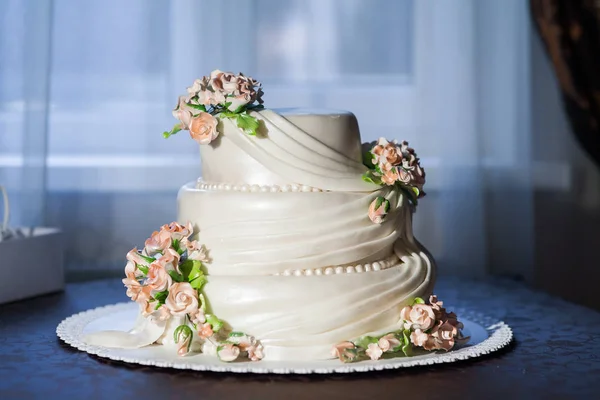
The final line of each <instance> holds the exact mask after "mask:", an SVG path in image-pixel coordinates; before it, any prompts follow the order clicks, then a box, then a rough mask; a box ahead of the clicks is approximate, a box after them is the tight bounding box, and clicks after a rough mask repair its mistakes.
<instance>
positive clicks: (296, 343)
mask: <svg viewBox="0 0 600 400" xmlns="http://www.w3.org/2000/svg"><path fill="white" fill-rule="evenodd" d="M434 275H435V266H434V264H433V262H432V260H431V259H430V257H429V256H428V255H427V254H425V253H424V252H420V253H412V254H409V255H403V256H401V258H400V262H399V263H398V264H397V265H396V266H394V267H392V268H389V269H386V270H382V271H372V272H369V273H362V274H339V275H329V276H211V277H209V282H208V284H207V285H206V287H205V295H206V298H207V299H208V302H209V305H210V308H211V309H212V311H213V312H214V314H215V315H218V316H219V318H221V319H222V320H224V321H225V322H226V324H228V325H230V328H232V329H233V330H235V331H242V332H245V333H247V334H250V335H252V336H254V337H256V338H257V339H258V340H260V342H261V343H262V345H263V346H264V355H265V359H266V360H320V359H329V358H332V355H331V349H332V347H333V346H334V345H335V344H337V343H339V342H342V341H346V340H352V339H356V338H358V337H360V336H363V335H371V334H373V335H375V334H383V333H386V332H388V331H394V330H397V329H399V327H400V324H399V317H400V310H401V309H402V308H403V307H404V306H406V305H408V304H409V303H410V302H411V301H412V300H413V299H414V298H415V297H422V298H426V297H428V296H429V295H430V294H431V291H432V289H433V282H434ZM169 322H170V323H169V324H168V326H167V329H166V331H165V334H164V335H163V338H166V340H164V341H160V342H162V344H164V345H171V346H176V345H175V343H173V342H172V340H170V338H172V336H173V335H172V332H173V330H174V329H175V328H176V327H177V325H179V322H172V321H169ZM171 322H172V323H171Z"/></svg>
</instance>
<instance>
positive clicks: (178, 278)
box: [169, 270, 183, 282]
mask: <svg viewBox="0 0 600 400" xmlns="http://www.w3.org/2000/svg"><path fill="white" fill-rule="evenodd" d="M169 275H170V276H171V279H173V280H174V281H175V282H183V276H182V275H181V274H180V273H179V272H177V271H175V270H171V271H169Z"/></svg>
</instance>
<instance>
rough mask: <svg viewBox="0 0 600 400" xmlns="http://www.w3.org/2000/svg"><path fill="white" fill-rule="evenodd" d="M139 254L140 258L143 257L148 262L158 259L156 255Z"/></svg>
mask: <svg viewBox="0 0 600 400" xmlns="http://www.w3.org/2000/svg"><path fill="white" fill-rule="evenodd" d="M139 256H140V258H142V259H143V260H144V261H146V262H147V263H148V264H152V263H153V262H154V261H156V258H154V257H148V256H145V255H143V254H140V255H139Z"/></svg>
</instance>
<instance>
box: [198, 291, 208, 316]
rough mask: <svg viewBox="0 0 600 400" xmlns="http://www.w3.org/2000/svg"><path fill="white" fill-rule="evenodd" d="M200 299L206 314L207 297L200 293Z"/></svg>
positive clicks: (201, 306) (201, 307)
mask: <svg viewBox="0 0 600 400" xmlns="http://www.w3.org/2000/svg"><path fill="white" fill-rule="evenodd" d="M198 299H199V300H200V309H201V310H202V312H203V313H205V314H206V299H205V298H204V295H203V294H202V293H200V294H199V295H198Z"/></svg>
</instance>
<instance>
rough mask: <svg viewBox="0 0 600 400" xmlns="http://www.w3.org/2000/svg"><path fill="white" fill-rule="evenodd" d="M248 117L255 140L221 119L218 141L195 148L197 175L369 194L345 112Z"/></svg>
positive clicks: (351, 120)
mask: <svg viewBox="0 0 600 400" xmlns="http://www.w3.org/2000/svg"><path fill="white" fill-rule="evenodd" d="M249 115H250V116H251V117H253V118H256V120H257V121H258V124H259V127H258V129H257V134H256V136H252V135H248V134H246V133H244V132H243V131H241V130H240V128H239V126H238V125H237V123H236V122H234V121H231V120H230V119H221V120H220V122H219V123H218V124H217V128H216V129H217V131H218V133H219V136H218V138H217V139H216V140H215V141H214V142H213V143H212V145H210V146H200V154H201V157H202V175H203V178H204V180H206V181H210V182H227V183H246V184H250V185H252V184H258V185H286V184H294V183H295V184H300V185H308V186H312V187H317V188H321V189H324V190H346V191H370V190H373V189H375V188H376V187H373V185H372V184H369V183H367V182H364V181H363V180H362V178H361V176H362V174H364V173H365V172H366V170H367V168H366V167H365V166H364V165H363V164H362V156H361V144H360V133H359V130H358V123H357V121H356V117H355V116H354V115H353V114H352V113H350V112H345V111H327V110H319V111H316V112H315V111H314V110H305V109H284V110H269V109H262V110H257V111H252V112H250V113H249Z"/></svg>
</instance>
